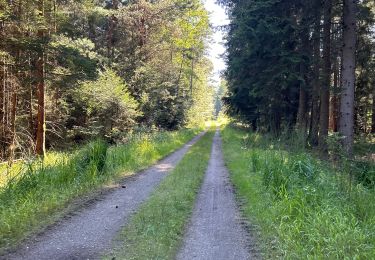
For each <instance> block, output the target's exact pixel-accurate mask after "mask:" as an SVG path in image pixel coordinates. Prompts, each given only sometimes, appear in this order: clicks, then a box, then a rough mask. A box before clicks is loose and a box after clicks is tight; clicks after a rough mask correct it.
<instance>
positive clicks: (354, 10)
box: [221, 0, 375, 153]
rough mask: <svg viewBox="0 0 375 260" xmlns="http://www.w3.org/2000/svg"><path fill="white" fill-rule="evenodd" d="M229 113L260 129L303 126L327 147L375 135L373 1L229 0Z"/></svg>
mask: <svg viewBox="0 0 375 260" xmlns="http://www.w3.org/2000/svg"><path fill="white" fill-rule="evenodd" d="M221 2H222V4H224V5H225V6H226V7H227V8H228V12H229V15H230V19H231V24H230V25H229V27H228V36H227V37H228V39H227V40H228V41H227V47H228V55H227V64H228V70H227V72H226V79H227V81H228V92H227V97H225V98H224V101H225V103H226V104H227V109H228V112H229V113H230V114H232V115H235V116H237V117H239V118H240V119H242V120H245V121H247V122H248V123H250V124H251V125H252V126H253V128H254V129H259V130H263V131H271V132H274V133H276V134H279V133H280V132H281V131H282V129H289V130H292V129H299V130H300V131H301V132H302V133H303V134H304V135H305V136H306V140H307V141H308V144H310V145H311V146H319V147H320V148H321V149H322V150H326V149H327V144H326V140H327V136H328V133H329V131H333V132H337V131H338V132H340V133H341V135H342V136H343V143H344V147H345V148H346V150H347V151H348V152H349V153H350V152H351V151H352V146H353V138H354V137H353V135H354V134H355V133H357V134H362V133H364V134H367V133H369V132H375V120H374V118H375V109H374V108H375V102H374V100H375V95H374V93H375V92H374V91H375V90H374V89H375V72H374V71H375V32H374V26H375V20H374V15H375V3H374V2H373V1H370V0H364V1H351V0H313V1H310V0H297V1H296V0H293V1H291V0H285V1H284V0H283V1H281V0H248V1H243V0H228V1H221Z"/></svg>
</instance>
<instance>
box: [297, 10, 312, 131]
mask: <svg viewBox="0 0 375 260" xmlns="http://www.w3.org/2000/svg"><path fill="white" fill-rule="evenodd" d="M306 9H307V7H305V9H304V11H303V12H302V16H303V17H302V26H304V29H303V32H302V35H301V43H302V46H301V56H302V57H307V55H308V52H309V28H308V27H307V25H306V19H305V15H306V11H305V10H306ZM299 69H300V74H301V77H303V79H304V80H303V82H301V83H300V89H299V102H298V114H297V127H298V128H299V129H300V130H302V131H303V132H305V131H306V126H307V98H308V96H307V82H308V79H307V71H308V61H307V59H303V61H302V62H301V63H300V68H299Z"/></svg>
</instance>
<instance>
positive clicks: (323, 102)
mask: <svg viewBox="0 0 375 260" xmlns="http://www.w3.org/2000/svg"><path fill="white" fill-rule="evenodd" d="M331 19H332V1H331V0H325V1H324V27H323V61H324V67H323V82H322V86H321V94H320V95H321V96H320V117H319V146H320V148H321V149H322V150H323V151H326V150H327V143H326V140H327V136H328V122H329V92H330V86H331V24H332V23H331Z"/></svg>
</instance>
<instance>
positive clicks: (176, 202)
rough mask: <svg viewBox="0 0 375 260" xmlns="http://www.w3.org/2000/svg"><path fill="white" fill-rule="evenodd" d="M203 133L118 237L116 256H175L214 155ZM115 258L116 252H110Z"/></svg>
mask: <svg viewBox="0 0 375 260" xmlns="http://www.w3.org/2000/svg"><path fill="white" fill-rule="evenodd" d="M213 135H214V132H213V131H209V132H208V133H207V134H206V135H205V136H203V137H202V138H201V139H200V140H199V141H198V142H197V143H196V144H195V145H194V146H193V147H192V148H191V149H190V150H189V151H188V153H187V154H186V155H185V156H184V158H183V159H182V160H181V161H180V162H179V164H178V165H177V166H176V168H175V169H174V170H173V171H172V172H171V173H170V174H169V175H168V176H167V178H166V179H165V180H164V181H163V182H162V183H161V184H160V186H159V187H158V188H157V189H156V190H155V192H154V193H153V194H152V195H151V197H150V199H149V200H148V201H147V202H145V203H144V204H143V205H142V206H141V208H140V209H139V210H138V211H137V213H136V214H135V215H134V216H133V217H132V219H131V221H130V223H129V224H128V225H127V226H126V227H125V228H124V230H123V231H122V233H121V234H120V235H119V238H118V241H116V245H117V246H116V249H115V250H114V256H115V257H116V259H174V258H175V254H176V253H177V249H178V247H179V245H180V244H181V240H182V237H183V235H184V231H185V226H186V224H187V222H188V219H189V217H190V215H191V213H192V211H193V206H194V202H195V198H196V196H197V193H198V190H199V188H200V186H201V183H202V181H203V177H204V173H205V171H206V168H207V166H208V160H209V158H210V151H211V144H212V140H213ZM107 258H108V259H113V256H112V255H111V256H107Z"/></svg>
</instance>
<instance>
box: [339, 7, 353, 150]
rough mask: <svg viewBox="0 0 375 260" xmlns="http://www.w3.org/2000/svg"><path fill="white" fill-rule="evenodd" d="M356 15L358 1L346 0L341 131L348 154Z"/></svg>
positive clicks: (351, 140) (351, 144)
mask: <svg viewBox="0 0 375 260" xmlns="http://www.w3.org/2000/svg"><path fill="white" fill-rule="evenodd" d="M356 15H357V1H354V0H344V14H343V21H344V31H343V42H344V45H343V51H342V58H343V60H342V82H341V83H342V87H341V104H340V125H339V131H340V133H341V134H342V135H343V136H344V139H343V145H344V148H345V150H346V151H347V153H348V154H352V152H353V142H354V90H355V62H356V61H355V51H356V42H357V25H356Z"/></svg>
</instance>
